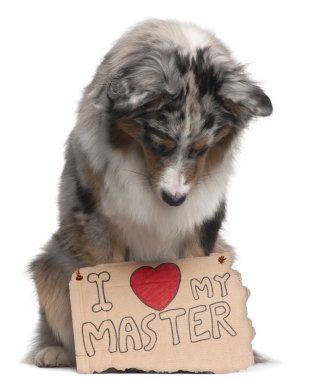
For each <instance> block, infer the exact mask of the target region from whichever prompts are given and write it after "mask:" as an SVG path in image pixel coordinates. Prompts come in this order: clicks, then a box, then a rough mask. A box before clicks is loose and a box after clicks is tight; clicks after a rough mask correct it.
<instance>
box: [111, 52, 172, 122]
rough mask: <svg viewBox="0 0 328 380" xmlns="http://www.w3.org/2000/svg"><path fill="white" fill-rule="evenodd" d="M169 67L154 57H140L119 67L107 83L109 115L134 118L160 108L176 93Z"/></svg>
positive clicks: (166, 63) (162, 60)
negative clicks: (110, 113)
mask: <svg viewBox="0 0 328 380" xmlns="http://www.w3.org/2000/svg"><path fill="white" fill-rule="evenodd" d="M171 67H172V64H170V63H169V62H166V61H165V59H163V58H161V59H159V58H158V57H152V56H148V57H146V58H145V57H143V58H140V60H139V61H136V62H133V63H131V64H130V65H129V66H125V67H121V68H120V69H119V70H117V71H116V72H115V73H114V74H113V75H112V76H111V77H110V78H109V80H108V85H107V98H108V100H109V111H110V112H113V113H115V112H116V113H121V114H122V115H125V116H126V117H130V118H131V117H132V118H133V117H134V116H135V115H137V114H138V113H142V112H145V111H147V112H149V111H152V110H156V109H158V108H160V107H161V106H162V105H163V104H165V103H166V102H168V101H169V100H170V98H171V97H172V96H173V95H174V94H176V93H177V92H178V90H179V88H178V87H179V80H178V78H174V74H175V73H173V75H172V69H171Z"/></svg>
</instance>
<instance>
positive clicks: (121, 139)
mask: <svg viewBox="0 0 328 380" xmlns="http://www.w3.org/2000/svg"><path fill="white" fill-rule="evenodd" d="M140 129H141V126H140V125H139V124H138V123H137V122H135V121H134V120H118V121H117V122H116V123H115V124H114V125H113V126H112V128H111V130H110V138H111V143H112V145H113V146H114V147H116V148H118V149H121V150H122V151H123V152H127V150H128V149H129V147H130V145H131V144H132V143H133V141H134V140H138V137H139V134H140Z"/></svg>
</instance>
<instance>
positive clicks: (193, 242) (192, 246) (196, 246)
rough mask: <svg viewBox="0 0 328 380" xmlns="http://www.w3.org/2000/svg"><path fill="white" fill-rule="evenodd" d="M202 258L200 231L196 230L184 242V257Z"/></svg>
mask: <svg viewBox="0 0 328 380" xmlns="http://www.w3.org/2000/svg"><path fill="white" fill-rule="evenodd" d="M200 256H204V251H203V249H202V247H201V245H200V230H199V228H196V229H195V231H194V233H193V234H192V235H190V236H189V237H188V239H187V240H186V242H185V250H184V257H200Z"/></svg>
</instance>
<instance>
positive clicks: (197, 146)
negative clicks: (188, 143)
mask: <svg viewBox="0 0 328 380" xmlns="http://www.w3.org/2000/svg"><path fill="white" fill-rule="evenodd" d="M207 143H208V140H207V139H205V138H203V139H201V140H198V141H196V142H195V143H194V144H193V146H192V149H194V150H201V149H203V148H204V147H205V146H206V145H207Z"/></svg>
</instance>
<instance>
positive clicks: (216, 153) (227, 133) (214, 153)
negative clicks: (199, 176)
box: [204, 128, 234, 170]
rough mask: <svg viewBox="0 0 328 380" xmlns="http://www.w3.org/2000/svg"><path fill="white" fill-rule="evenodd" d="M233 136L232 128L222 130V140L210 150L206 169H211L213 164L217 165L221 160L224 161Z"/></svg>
mask: <svg viewBox="0 0 328 380" xmlns="http://www.w3.org/2000/svg"><path fill="white" fill-rule="evenodd" d="M233 137H234V134H233V131H232V129H231V128H227V129H224V130H222V136H221V138H220V140H219V141H218V142H217V143H216V145H214V146H213V147H212V148H211V149H210V150H209V151H208V154H207V158H206V162H205V166H204V168H205V169H206V170H210V169H211V168H212V167H213V166H216V165H217V163H218V162H219V161H222V159H223V157H224V155H225V153H226V152H227V150H228V149H229V147H230V145H231V143H232V140H233Z"/></svg>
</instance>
